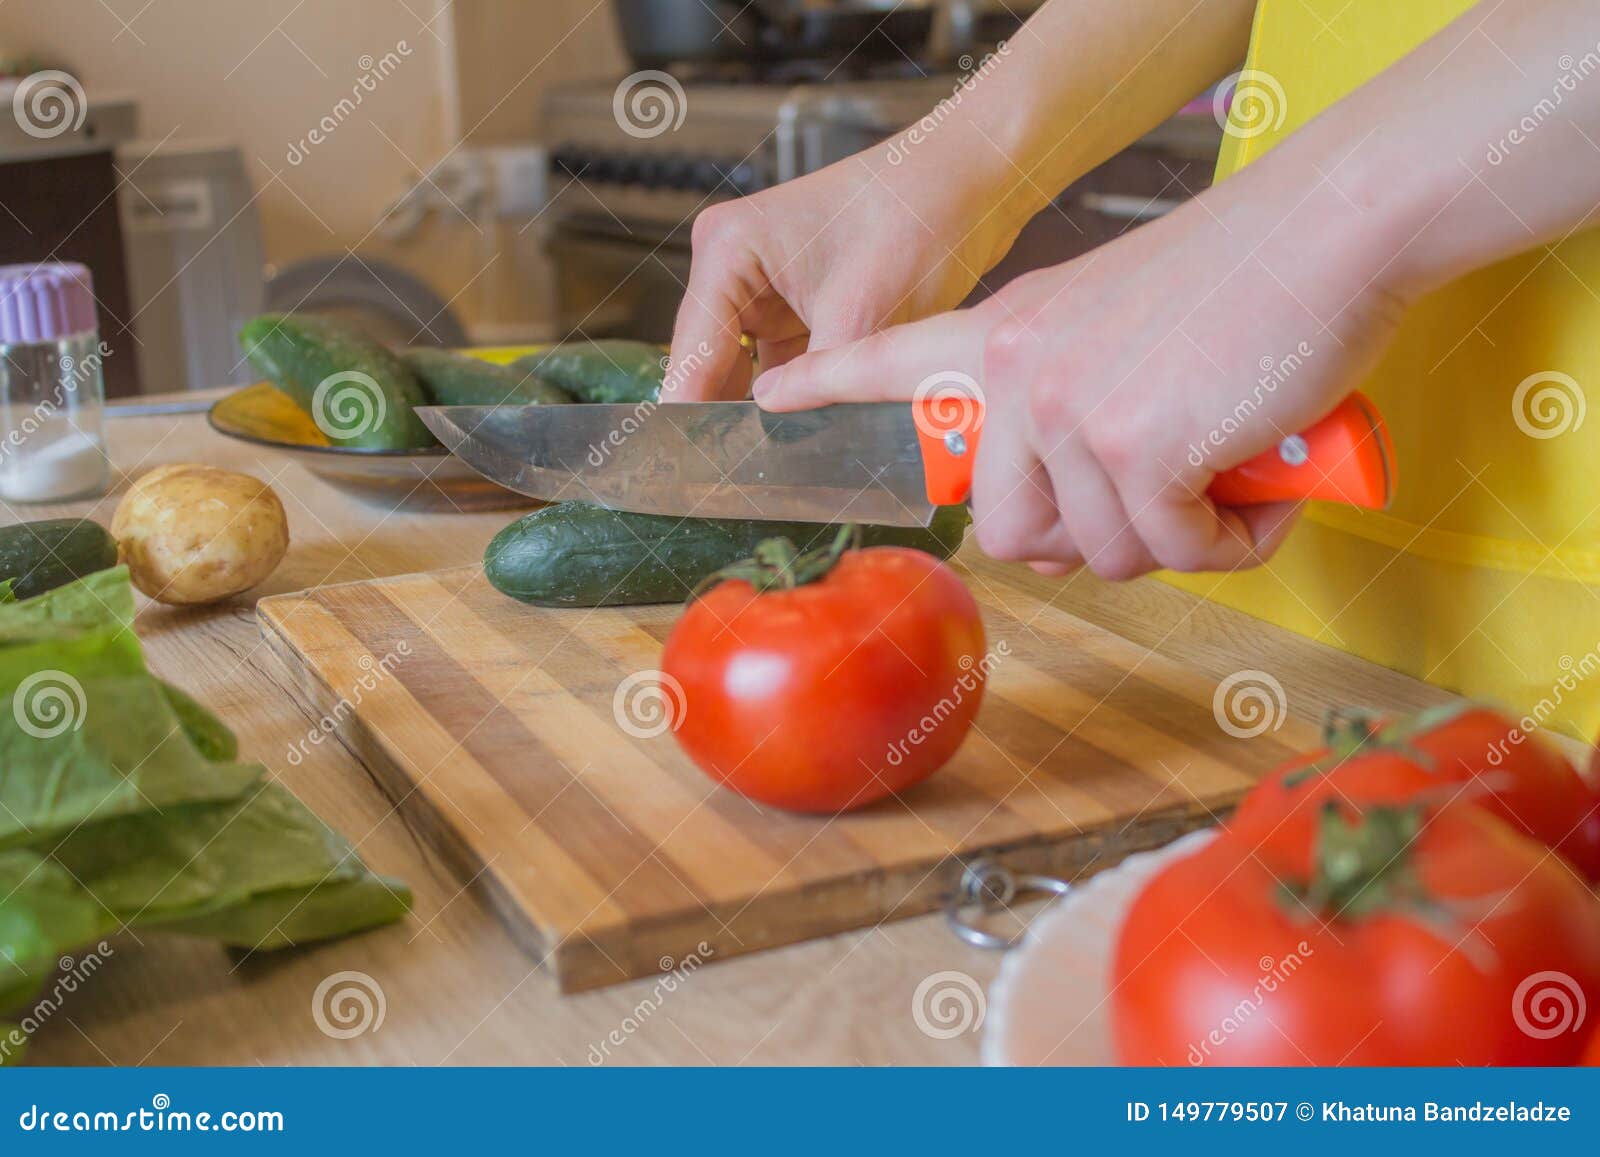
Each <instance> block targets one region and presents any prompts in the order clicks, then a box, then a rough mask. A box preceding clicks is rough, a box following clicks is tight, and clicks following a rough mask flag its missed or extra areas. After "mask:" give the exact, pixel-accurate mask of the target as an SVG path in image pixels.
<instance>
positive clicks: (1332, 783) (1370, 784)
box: [1230, 706, 1600, 880]
mask: <svg viewBox="0 0 1600 1157" xmlns="http://www.w3.org/2000/svg"><path fill="white" fill-rule="evenodd" d="M1374 726H1376V724H1374ZM1318 761H1320V762H1318ZM1308 765H1310V766H1308ZM1424 793H1426V794H1427V795H1428V797H1429V798H1430V799H1432V800H1434V801H1443V800H1448V799H1460V800H1462V801H1465V802H1471V803H1474V804H1476V805H1477V806H1479V807H1482V808H1483V809H1484V810H1485V811H1488V812H1490V813H1491V814H1493V815H1497V816H1499V817H1501V818H1502V819H1504V820H1506V821H1508V822H1509V823H1510V824H1511V825H1512V826H1513V827H1515V828H1517V829H1518V830H1519V831H1521V832H1523V833H1524V834H1526V835H1529V836H1532V837H1533V838H1534V839H1536V840H1538V841H1539V842H1540V843H1542V844H1544V845H1545V846H1546V847H1552V848H1555V849H1556V850H1558V851H1560V852H1561V853H1562V854H1563V855H1565V856H1566V857H1567V859H1569V860H1571V861H1572V863H1573V864H1574V865H1575V866H1576V867H1577V868H1578V870H1579V871H1580V872H1582V873H1583V874H1584V877H1585V878H1586V879H1589V880H1600V792H1597V791H1596V790H1595V788H1594V787H1593V786H1592V785H1591V784H1590V783H1588V782H1587V781H1585V779H1584V777H1583V776H1581V775H1580V774H1578V772H1577V770H1576V769H1574V768H1573V766H1572V765H1571V764H1570V763H1569V762H1568V761H1567V759H1566V757H1565V756H1564V755H1562V754H1561V752H1560V751H1558V750H1557V749H1556V748H1555V747H1553V746H1552V745H1551V744H1549V743H1548V742H1547V741H1546V740H1544V739H1543V738H1541V737H1540V736H1539V735H1537V734H1531V733H1528V732H1525V731H1523V730H1522V729H1521V727H1520V725H1519V724H1518V723H1517V722H1516V721H1515V720H1512V719H1510V718H1508V717H1507V716H1504V715H1501V714H1500V713H1499V712H1496V711H1491V710H1489V709H1488V708H1486V707H1472V706H1467V707H1465V708H1449V709H1446V710H1444V711H1431V712H1423V713H1422V714H1420V715H1417V716H1413V717H1412V718H1410V719H1401V720H1396V721H1393V722H1388V723H1385V724H1384V725H1383V726H1382V727H1381V729H1379V730H1377V732H1376V736H1375V739H1374V741H1373V742H1370V743H1368V744H1366V745H1365V746H1363V747H1361V748H1359V749H1357V750H1356V751H1355V752H1353V753H1352V754H1350V755H1348V756H1346V758H1344V759H1343V760H1339V759H1337V758H1336V757H1333V756H1331V755H1330V754H1329V753H1328V752H1321V753H1318V755H1317V756H1315V757H1312V759H1310V760H1307V761H1297V762H1296V763H1295V764H1291V765H1290V766H1289V767H1286V768H1283V769H1281V770H1279V771H1277V772H1274V773H1273V774H1271V775H1269V776H1268V777H1267V778H1266V779H1264V780H1262V782H1261V783H1260V784H1259V785H1258V786H1257V787H1256V788H1255V789H1254V790H1252V791H1251V792H1250V794H1249V795H1248V796H1246V797H1245V799H1244V801H1243V802H1242V803H1241V804H1240V805H1239V810H1238V811H1237V812H1236V813H1235V814H1234V818H1233V820H1232V821H1231V823H1230V826H1231V827H1233V828H1235V829H1236V830H1238V831H1241V832H1247V831H1256V832H1258V833H1259V832H1260V831H1261V830H1262V829H1263V828H1265V829H1268V830H1270V829H1271V828H1272V827H1274V826H1276V825H1277V824H1278V823H1279V822H1280V821H1281V820H1282V819H1283V818H1284V817H1285V816H1286V815H1287V814H1288V813H1290V812H1291V811H1293V810H1295V809H1297V808H1302V807H1303V808H1305V809H1306V810H1307V812H1308V813H1311V814H1314V813H1315V812H1316V811H1317V810H1318V809H1319V808H1320V806H1321V804H1322V803H1323V802H1324V801H1325V800H1327V799H1329V798H1344V799H1356V800H1361V801H1364V802H1371V803H1399V802H1402V801H1404V800H1407V799H1410V798H1413V797H1414V796H1417V795H1421V794H1424Z"/></svg>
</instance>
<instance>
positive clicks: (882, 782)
mask: <svg viewBox="0 0 1600 1157" xmlns="http://www.w3.org/2000/svg"><path fill="white" fill-rule="evenodd" d="M661 667H662V670H663V671H664V672H665V673H666V674H667V675H669V676H670V677H671V678H673V679H675V680H677V682H678V683H679V684H680V685H681V686H682V688H683V712H682V721H681V723H680V724H679V725H678V726H677V727H676V729H675V730H676V734H677V737H678V742H679V743H681V744H682V745H683V748H684V750H685V751H687V752H688V754H689V756H690V758H692V759H693V760H694V761H695V763H696V764H698V765H699V766H700V768H701V769H702V770H704V771H705V772H706V774H708V775H710V776H711V777H712V778H713V779H716V780H718V781H720V782H722V783H724V784H726V785H727V786H729V787H731V788H733V789H734V790H735V791H738V792H741V793H742V794H744V795H746V796H749V797H750V798H751V799H755V800H759V801H761V802H762V803H768V804H774V805H776V806H778V807H783V808H789V809H792V810H794V811H803V812H837V811H843V810H846V809H849V808H856V807H861V806H863V805H865V804H868V803H871V802H872V801H873V800H876V799H879V798H881V797H883V796H885V795H888V794H890V793H891V792H898V791H903V790H905V789H906V788H908V787H910V786H911V785H912V784H914V783H917V782H919V781H921V780H923V779H925V778H927V777H928V776H929V775H931V774H933V772H935V771H937V770H938V769H939V768H940V767H942V766H943V765H944V764H945V763H946V762H947V761H948V760H949V759H950V757H951V756H952V755H954V754H955V751H956V748H958V747H960V746H961V741H962V739H963V738H965V736H966V734H967V728H968V727H969V726H971V724H972V718H973V716H974V715H975V714H977V710H978V704H979V701H980V700H981V699H982V697H983V685H984V680H985V678H986V676H987V674H988V664H987V663H986V662H985V661H984V633H983V621H982V619H981V618H980V617H979V614H978V605H977V603H976V602H974V601H973V598H972V595H971V593H970V592H969V591H968V590H967V588H966V587H965V586H964V585H963V584H962V582H961V580H960V579H959V578H958V577H957V576H956V574H955V572H954V571H953V570H951V569H950V568H949V567H947V566H945V565H944V564H943V563H941V562H939V561H938V560H937V559H935V558H933V557H932V556H931V555H927V554H924V553H922V552H921V551H917V550H908V549H904V548H900V547H873V548H871V549H868V550H852V551H847V552H845V553H844V555H843V556H842V557H841V558H840V559H839V561H838V562H837V564H835V565H834V566H833V568H832V569H831V570H829V571H828V572H827V573H826V575H825V576H824V577H822V578H820V579H818V580H816V581H813V582H809V583H806V584H805V585H802V586H797V587H794V588H792V589H768V590H766V591H762V592H760V593H758V592H757V591H756V589H755V588H754V587H753V586H752V585H751V583H750V582H747V581H744V580H741V579H734V580H729V581H725V582H722V583H720V584H719V585H717V586H716V587H714V588H712V589H711V590H710V591H708V592H707V593H706V594H704V595H702V596H701V597H699V598H698V599H696V600H695V601H694V602H693V603H691V604H690V605H689V608H688V609H687V610H686V611H685V612H684V615H683V618H682V619H680V620H679V621H678V624H677V626H675V627H674V628H673V630H672V634H671V635H670V636H669V637H668V639H667V645H666V649H665V651H664V652H663V654H662V658H661Z"/></svg>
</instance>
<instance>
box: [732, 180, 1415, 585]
mask: <svg viewBox="0 0 1600 1157" xmlns="http://www.w3.org/2000/svg"><path fill="white" fill-rule="evenodd" d="M1243 185H1244V183H1243V182H1240V186H1241V188H1230V187H1229V186H1228V185H1224V186H1220V187H1219V188H1218V189H1217V190H1214V191H1213V194H1212V195H1209V196H1207V197H1206V198H1205V199H1204V201H1203V202H1201V203H1197V204H1191V205H1189V206H1186V207H1185V208H1184V209H1181V210H1179V211H1178V212H1176V213H1174V214H1172V215H1171V216H1169V217H1167V218H1165V219H1163V220H1161V221H1159V222H1157V223H1155V224H1153V225H1150V226H1147V227H1145V228H1143V229H1140V230H1138V231H1136V232H1134V233H1132V234H1130V235H1128V236H1127V237H1125V238H1123V239H1121V240H1119V241H1117V242H1115V243H1113V244H1111V245H1109V246H1106V247H1104V248H1102V249H1100V250H1097V251H1095V252H1094V253H1091V254H1089V255H1088V256H1086V257H1084V258H1081V259H1079V260H1078V261H1074V262H1071V263H1069V264H1067V265H1063V266H1058V267H1056V268H1053V269H1048V270H1043V271H1040V272H1037V273H1034V274H1030V275H1028V276H1027V277H1024V278H1021V279H1019V280H1018V281H1016V282H1014V283H1013V284H1012V285H1010V286H1008V287H1007V288H1006V289H1004V290H1002V291H1001V292H1000V293H999V294H997V295H996V296H995V297H994V298H991V299H990V300H988V301H986V302H984V303H982V304H981V305H979V306H976V307H974V308H972V309H968V310H961V311H957V312H954V313H949V314H944V315H940V316H937V317H933V318H929V319H927V320H925V321H923V322H920V323H918V324H913V325H906V326H901V327H898V328H895V329H890V330H885V331H883V332H881V333H878V334H874V335H872V336H870V337H868V338H866V339H864V340H862V341H859V342H856V343H853V344H851V345H848V346H843V347H840V348H838V349H834V350H831V351H827V352H822V353H813V354H807V355H806V356H804V357H802V358H799V359H797V360H794V361H792V362H791V363H790V364H788V365H786V366H785V367H783V368H782V369H779V370H775V371H772V372H768V373H764V374H763V375H762V377H761V378H760V380H758V381H757V382H756V385H755V396H756V399H757V401H759V402H760V403H761V405H762V406H764V407H766V408H768V409H772V410H793V409H805V408H808V407H811V406H817V405H823V404H827V403H832V402H847V401H848V402H855V401H887V400H904V399H910V398H912V397H913V396H914V395H915V393H916V391H917V389H918V387H919V385H920V384H921V383H922V382H924V381H926V380H928V379H929V378H930V377H932V376H933V375H938V374H944V375H948V374H950V373H951V372H954V373H958V374H966V375H969V376H970V377H972V378H973V379H974V381H975V382H977V383H979V384H980V387H981V390H982V393H983V396H984V399H985V403H986V417H985V421H984V427H983V436H982V440H981V442H980V445H979V450H978V456H977V461H976V464H975V470H974V480H973V491H972V500H971V501H972V507H973V515H974V522H975V531H976V535H977V539H978V542H979V545H980V546H982V547H983V549H984V550H985V551H986V552H987V553H989V554H991V555H993V556H995V557H997V558H1001V559H1009V560H1019V561H1026V562H1029V563H1031V564H1033V565H1034V567H1035V569H1037V570H1040V571H1043V572H1045V573H1052V574H1061V573H1065V572H1067V571H1068V570H1071V569H1072V568H1074V567H1076V566H1078V565H1080V564H1083V563H1087V564H1088V566H1089V567H1090V568H1091V569H1092V570H1093V571H1094V572H1095V573H1097V574H1099V575H1101V576H1102V577H1106V578H1119V579H1120V578H1129V577H1132V576H1135V575H1139V574H1143V573H1145V572H1147V571H1151V570H1154V569H1157V568H1158V567H1165V568H1169V569H1173V570H1180V571H1200V570H1207V571H1225V570H1233V569H1236V568H1239V567H1244V566H1251V565H1255V564H1258V563H1260V562H1262V561H1265V559H1266V558H1267V557H1269V556H1270V555H1271V553H1272V552H1273V550H1274V549H1276V547H1277V545H1278V544H1279V543H1280V542H1281V541H1282V539H1283V537H1284V535H1285V534H1286V533H1287V531H1288V529H1289V526H1290V524H1291V522H1292V518H1293V515H1294V513H1295V507H1294V505H1292V504H1275V505H1268V506H1258V507H1248V508H1238V509H1228V508H1219V507H1217V506H1216V505H1215V504H1214V503H1212V502H1211V501H1210V500H1209V499H1208V498H1207V497H1206V490H1207V487H1208V486H1209V485H1210V483H1211V480H1212V479H1213V478H1214V477H1215V476H1216V475H1217V474H1218V473H1220V472H1221V471H1223V470H1226V469H1229V468H1231V467H1233V466H1236V465H1239V464H1240V463H1243V462H1245V461H1247V460H1249V459H1251V458H1253V457H1255V456H1256V455H1257V454H1258V453H1260V452H1262V451H1264V450H1266V449H1268V448H1270V447H1272V446H1274V445H1276V444H1277V443H1278V442H1279V441H1281V440H1282V439H1283V438H1284V437H1285V436H1286V435H1288V434H1291V433H1295V432H1297V431H1300V430H1304V429H1306V428H1307V427H1309V426H1311V425H1312V424H1313V423H1314V422H1316V421H1317V420H1318V419H1319V418H1321V417H1323V416H1324V415H1325V414H1327V413H1328V412H1329V411H1330V410H1332V409H1333V408H1334V406H1336V405H1337V404H1338V402H1339V401H1340V400H1341V399H1343V398H1344V397H1345V396H1346V395H1348V394H1349V393H1350V392H1351V391H1353V390H1354V389H1355V388H1356V387H1357V386H1358V385H1359V384H1360V382H1361V380H1362V379H1363V378H1364V377H1365V376H1366V375H1367V374H1368V373H1369V372H1370V371H1371V369H1372V368H1373V367H1374V365H1375V364H1376V362H1377V360H1378V358H1379V356H1380V355H1381V353H1382V350H1383V349H1384V348H1385V346H1386V345H1387V344H1388V342H1389V340H1390V338H1391V336H1392V334H1393V332H1394V329H1395V327H1396V325H1397V323H1398V319H1399V316H1400V313H1401V311H1402V306H1403V303H1402V302H1401V301H1400V299H1399V298H1398V297H1396V296H1395V295H1394V294H1392V293H1391V292H1390V291H1389V290H1388V289H1387V288H1386V287H1385V285H1384V284H1383V282H1382V280H1381V279H1380V278H1378V277H1375V276H1374V275H1373V273H1374V270H1375V269H1377V268H1379V267H1380V266H1381V260H1380V259H1379V258H1378V256H1377V254H1378V253H1379V252H1380V249H1379V247H1377V246H1374V245H1371V244H1368V243H1364V242H1362V241H1360V240H1358V239H1357V238H1358V237H1359V230H1358V229H1357V228H1356V223H1357V219H1358V218H1359V212H1357V211H1355V210H1354V209H1353V208H1352V207H1349V206H1344V207H1343V208H1341V207H1340V205H1339V204H1337V203H1335V202H1336V201H1337V198H1336V197H1334V196H1333V195H1332V193H1331V191H1321V192H1314V193H1313V194H1312V195H1310V196H1309V197H1302V198H1301V199H1300V200H1299V201H1298V202H1296V201H1293V200H1288V201H1287V203H1288V204H1290V205H1291V206H1293V207H1292V208H1291V209H1289V210H1287V211H1283V210H1281V209H1280V208H1279V207H1280V206H1281V205H1283V204H1284V203H1285V199H1280V198H1276V197H1265V198H1259V199H1258V198H1251V197H1250V196H1248V195H1246V194H1245V192H1244V191H1243V189H1242V186H1243ZM1291 218H1293V220H1291ZM1299 221H1311V222H1315V223H1316V224H1317V226H1318V227H1315V228H1303V227H1300V226H1299V224H1298V222H1299ZM1347 224H1348V226H1349V227H1348V228H1347V227H1346V226H1347Z"/></svg>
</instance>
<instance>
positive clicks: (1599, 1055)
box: [1578, 1028, 1600, 1068]
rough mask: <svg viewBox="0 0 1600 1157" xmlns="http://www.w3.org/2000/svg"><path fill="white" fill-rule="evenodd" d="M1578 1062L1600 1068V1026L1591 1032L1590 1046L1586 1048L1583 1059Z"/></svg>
mask: <svg viewBox="0 0 1600 1157" xmlns="http://www.w3.org/2000/svg"><path fill="white" fill-rule="evenodd" d="M1578 1063H1579V1064H1583V1065H1587V1066H1589V1067H1590V1068H1600V1028H1597V1029H1595V1030H1594V1032H1593V1033H1591V1034H1590V1036H1589V1047H1588V1048H1587V1049H1585V1050H1584V1052H1583V1060H1581V1061H1580V1062H1578Z"/></svg>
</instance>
